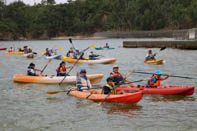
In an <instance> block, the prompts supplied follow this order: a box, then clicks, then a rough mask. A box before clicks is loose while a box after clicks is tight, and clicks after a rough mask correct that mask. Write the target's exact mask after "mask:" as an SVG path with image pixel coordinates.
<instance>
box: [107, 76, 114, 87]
mask: <svg viewBox="0 0 197 131" xmlns="http://www.w3.org/2000/svg"><path fill="white" fill-rule="evenodd" d="M106 81H107V84H109V85H110V86H112V85H113V79H112V78H111V77H108V78H107V80H106Z"/></svg>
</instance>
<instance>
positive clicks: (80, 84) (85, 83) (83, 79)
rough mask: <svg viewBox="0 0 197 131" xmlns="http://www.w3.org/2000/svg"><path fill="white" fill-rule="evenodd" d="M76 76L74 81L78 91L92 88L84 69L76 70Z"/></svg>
mask: <svg viewBox="0 0 197 131" xmlns="http://www.w3.org/2000/svg"><path fill="white" fill-rule="evenodd" d="M76 77H77V81H76V83H77V88H78V89H79V90H80V91H83V90H90V89H91V88H92V85H91V83H90V80H89V79H88V77H87V75H86V69H81V70H80V73H78V72H77V74H76Z"/></svg>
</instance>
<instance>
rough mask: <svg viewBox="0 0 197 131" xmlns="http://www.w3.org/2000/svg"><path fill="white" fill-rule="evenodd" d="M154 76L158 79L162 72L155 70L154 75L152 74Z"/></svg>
mask: <svg viewBox="0 0 197 131" xmlns="http://www.w3.org/2000/svg"><path fill="white" fill-rule="evenodd" d="M154 74H155V75H156V76H158V77H160V76H161V74H162V72H161V71H160V70H156V71H155V73H154Z"/></svg>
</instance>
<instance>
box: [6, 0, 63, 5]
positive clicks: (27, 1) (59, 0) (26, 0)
mask: <svg viewBox="0 0 197 131" xmlns="http://www.w3.org/2000/svg"><path fill="white" fill-rule="evenodd" d="M14 1H17V0H6V2H7V3H6V4H10V3H12V2H14ZM21 1H23V2H24V3H25V4H29V5H34V1H35V2H36V4H38V3H40V2H41V0H21ZM55 2H56V4H60V3H66V2H67V0H55Z"/></svg>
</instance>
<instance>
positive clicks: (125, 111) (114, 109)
mask: <svg viewBox="0 0 197 131" xmlns="http://www.w3.org/2000/svg"><path fill="white" fill-rule="evenodd" d="M102 107H103V108H104V109H106V110H108V111H107V113H108V114H120V115H126V116H128V117H137V116H138V115H140V110H141V109H142V106H139V105H136V104H134V105H128V104H109V103H106V104H105V105H102Z"/></svg>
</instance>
